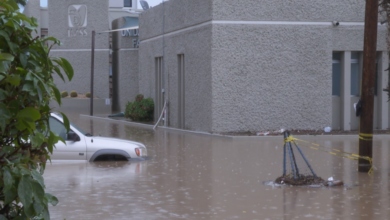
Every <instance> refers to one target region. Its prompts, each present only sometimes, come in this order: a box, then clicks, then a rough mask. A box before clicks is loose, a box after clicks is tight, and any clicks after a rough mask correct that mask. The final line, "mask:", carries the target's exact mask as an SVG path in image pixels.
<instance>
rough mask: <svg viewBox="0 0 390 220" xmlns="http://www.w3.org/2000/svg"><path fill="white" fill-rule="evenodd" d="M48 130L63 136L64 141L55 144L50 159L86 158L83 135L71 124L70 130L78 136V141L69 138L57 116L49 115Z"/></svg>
mask: <svg viewBox="0 0 390 220" xmlns="http://www.w3.org/2000/svg"><path fill="white" fill-rule="evenodd" d="M49 124H50V130H51V131H52V132H53V133H55V134H57V135H58V136H60V137H61V138H63V139H64V140H65V142H66V144H64V143H63V142H62V141H59V142H58V143H56V144H55V148H54V149H53V154H52V155H51V159H52V160H86V158H87V157H86V144H85V137H84V135H82V134H80V133H79V132H78V130H77V129H76V128H74V127H72V126H71V131H73V132H74V133H76V134H77V135H78V136H79V137H80V140H79V141H73V140H69V139H68V138H67V137H68V135H67V134H66V129H65V126H64V124H63V123H62V122H61V121H60V120H58V119H57V118H54V117H50V119H49Z"/></svg>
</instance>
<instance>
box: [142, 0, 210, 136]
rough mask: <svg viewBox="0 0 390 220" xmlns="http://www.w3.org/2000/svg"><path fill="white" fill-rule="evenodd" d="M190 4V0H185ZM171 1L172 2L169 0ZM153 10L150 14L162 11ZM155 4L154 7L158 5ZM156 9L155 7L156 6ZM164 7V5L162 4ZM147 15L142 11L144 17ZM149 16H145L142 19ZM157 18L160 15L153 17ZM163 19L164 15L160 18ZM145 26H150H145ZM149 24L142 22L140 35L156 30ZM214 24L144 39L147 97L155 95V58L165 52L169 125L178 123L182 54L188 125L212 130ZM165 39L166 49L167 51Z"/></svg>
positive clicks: (145, 88)
mask: <svg viewBox="0 0 390 220" xmlns="http://www.w3.org/2000/svg"><path fill="white" fill-rule="evenodd" d="M172 2H174V1H172ZM182 2H183V4H186V3H185V2H187V1H182ZM168 3H171V1H170V2H168ZM155 8H157V11H156V12H151V13H149V12H148V11H146V12H148V13H149V15H153V14H158V13H159V12H158V9H159V7H155ZM155 8H153V9H155ZM153 9H152V10H153ZM160 9H161V7H160ZM142 16H143V15H141V17H142ZM144 19H147V18H146V17H145V16H144V17H143V19H142V18H141V20H140V23H142V22H144V21H145V20H144ZM153 19H156V20H157V17H156V18H153ZM160 20H161V19H160ZM143 27H145V28H146V29H147V30H145V29H144V28H143ZM149 29H150V27H148V26H141V25H140V37H141V39H145V38H144V35H143V34H144V33H145V32H148V31H150V32H152V31H153V30H149ZM211 36H212V26H211V24H209V25H202V26H199V27H194V28H191V29H188V30H186V29H182V30H181V31H180V32H179V33H170V34H167V35H166V36H164V40H163V38H162V37H157V38H152V39H147V40H143V41H141V44H140V49H139V56H140V57H139V72H140V73H139V90H140V93H142V94H144V95H145V97H152V98H153V99H154V100H156V99H155V98H156V97H155V92H156V91H155V64H154V62H155V58H156V57H160V56H163V54H165V56H164V67H165V69H164V74H165V76H164V78H165V91H166V94H165V95H166V96H168V98H169V113H168V118H169V124H168V125H169V126H172V127H178V105H179V103H178V57H177V56H178V55H179V54H184V56H185V94H184V96H185V125H184V128H185V129H190V130H198V131H211V127H212V118H211V115H212V103H211V98H212V87H211V74H210V73H211V50H212V49H211V46H212V45H211V42H212V37H211ZM163 41H164V45H165V46H164V48H165V49H164V51H163V47H162V45H163Z"/></svg>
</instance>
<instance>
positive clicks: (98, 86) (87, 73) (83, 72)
mask: <svg viewBox="0 0 390 220" xmlns="http://www.w3.org/2000/svg"><path fill="white" fill-rule="evenodd" d="M50 54H51V55H52V56H54V57H63V58H65V59H67V60H68V61H69V62H70V63H71V65H72V66H73V69H74V76H73V79H72V81H70V82H68V81H66V82H63V81H62V79H60V78H59V77H58V76H55V78H54V81H55V83H56V85H57V87H58V89H59V90H60V91H68V93H69V92H70V91H72V90H75V91H76V92H78V93H82V94H85V93H87V92H90V88H91V84H90V83H91V63H90V62H91V51H77V52H67V51H63V52H59V51H53V52H51V53H50ZM108 57H109V52H108V51H95V71H94V83H93V84H94V93H93V95H94V96H96V97H98V98H102V99H105V98H108V94H109V87H108V81H109V75H108ZM103 70H104V71H103Z"/></svg>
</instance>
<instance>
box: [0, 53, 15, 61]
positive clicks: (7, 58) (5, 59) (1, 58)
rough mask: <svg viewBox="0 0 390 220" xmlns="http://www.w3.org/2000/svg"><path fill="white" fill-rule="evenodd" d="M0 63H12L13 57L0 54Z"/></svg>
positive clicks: (7, 54)
mask: <svg viewBox="0 0 390 220" xmlns="http://www.w3.org/2000/svg"><path fill="white" fill-rule="evenodd" d="M0 61H14V56H12V54H9V53H0Z"/></svg>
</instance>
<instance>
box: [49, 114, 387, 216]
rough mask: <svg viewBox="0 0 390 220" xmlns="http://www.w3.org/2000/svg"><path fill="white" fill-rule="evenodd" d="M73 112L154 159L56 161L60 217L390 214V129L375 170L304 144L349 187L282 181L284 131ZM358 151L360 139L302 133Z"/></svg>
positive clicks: (89, 126)
mask: <svg viewBox="0 0 390 220" xmlns="http://www.w3.org/2000/svg"><path fill="white" fill-rule="evenodd" d="M70 119H71V120H72V121H73V122H74V123H75V124H76V125H78V126H79V127H81V128H82V129H84V130H86V131H91V130H93V133H94V135H99V134H100V135H102V136H109V137H119V138H123V139H129V140H135V141H139V142H142V143H144V144H145V146H146V147H147V148H148V154H149V156H150V157H151V159H150V160H147V161H144V162H134V163H129V162H92V163H89V162H68V163H53V164H48V165H47V169H46V172H45V175H44V177H45V183H46V187H47V191H48V192H50V193H52V194H54V195H55V196H57V197H58V199H59V203H58V205H57V206H55V207H50V214H51V216H52V219H65V218H66V219H68V220H69V219H143V220H144V219H148V220H149V219H210V220H211V219H212V220H223V219H390V217H389V216H390V207H389V204H390V194H389V192H390V191H389V190H390V184H389V179H390V172H389V167H390V161H389V156H390V152H389V145H390V136H389V135H377V136H375V137H374V156H373V158H374V166H375V167H376V170H375V172H374V174H373V175H371V176H369V175H367V174H365V173H358V172H357V161H354V160H350V159H345V158H342V157H337V156H333V155H331V154H328V153H326V152H320V151H316V150H312V149H309V148H304V147H302V150H303V152H304V154H305V155H306V157H307V158H308V159H309V162H310V163H311V165H312V166H313V169H314V171H315V172H316V173H317V174H318V175H319V176H321V177H322V178H324V179H327V178H328V177H331V176H332V177H334V178H335V179H340V180H343V181H344V183H345V184H346V185H347V186H346V187H334V188H307V187H288V186H284V187H277V186H274V185H272V184H271V185H270V184H264V182H266V181H273V180H275V179H276V178H277V177H279V176H280V175H281V174H282V171H283V170H282V168H283V165H282V162H283V138H282V136H279V137H234V138H230V137H221V136H211V135H204V134H194V133H189V132H181V131H174V130H167V129H157V130H156V131H154V130H153V129H151V127H150V126H149V127H145V126H134V125H133V124H130V123H126V122H122V121H116V120H109V119H101V118H89V117H84V116H77V115H74V116H71V117H70ZM299 138H300V139H303V140H306V141H309V142H313V143H317V144H320V145H322V146H328V147H333V148H337V149H340V150H344V151H347V152H353V153H357V146H358V136H356V135H351V136H323V135H322V136H299Z"/></svg>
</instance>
